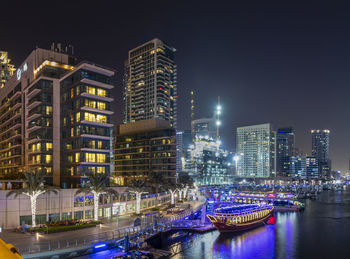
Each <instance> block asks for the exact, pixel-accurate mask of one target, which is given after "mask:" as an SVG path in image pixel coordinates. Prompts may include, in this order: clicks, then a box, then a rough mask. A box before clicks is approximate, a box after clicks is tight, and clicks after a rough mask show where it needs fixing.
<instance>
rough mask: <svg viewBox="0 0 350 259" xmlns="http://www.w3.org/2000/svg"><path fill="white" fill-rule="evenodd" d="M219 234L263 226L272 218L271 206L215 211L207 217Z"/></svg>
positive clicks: (232, 206)
mask: <svg viewBox="0 0 350 259" xmlns="http://www.w3.org/2000/svg"><path fill="white" fill-rule="evenodd" d="M207 216H208V218H209V219H210V221H211V222H212V223H213V224H214V226H215V227H216V229H217V230H219V231H220V232H238V231H244V230H247V229H252V228H256V227H259V226H261V225H264V224H266V223H267V221H268V220H269V218H270V217H271V216H273V206H272V205H268V204H262V205H260V204H239V205H229V206H224V207H220V208H218V209H216V210H215V211H214V214H213V215H207Z"/></svg>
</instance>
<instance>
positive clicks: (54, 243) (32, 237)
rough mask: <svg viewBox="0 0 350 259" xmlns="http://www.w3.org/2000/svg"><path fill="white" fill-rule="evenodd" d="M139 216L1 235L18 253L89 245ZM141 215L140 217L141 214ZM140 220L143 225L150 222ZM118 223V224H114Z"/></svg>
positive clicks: (195, 204)
mask: <svg viewBox="0 0 350 259" xmlns="http://www.w3.org/2000/svg"><path fill="white" fill-rule="evenodd" d="M202 204H203V202H201V201H191V202H186V203H183V204H182V206H184V207H187V206H188V209H187V212H189V211H191V210H194V209H195V210H198V209H199V208H200V206H201V205H202ZM147 213H154V211H150V210H149V211H148V210H145V211H143V214H147ZM161 214H162V221H172V220H176V218H174V216H169V215H166V214H165V213H161ZM138 217H139V216H136V215H134V214H129V215H123V216H119V219H118V223H117V218H116V217H114V218H110V219H105V220H103V224H101V225H98V226H96V227H91V228H86V229H81V230H75V231H68V232H61V233H52V234H48V235H47V234H39V235H37V234H29V233H25V234H23V233H17V232H14V231H13V230H4V231H3V232H2V233H1V234H0V237H1V238H2V239H3V240H4V241H6V242H7V243H11V244H13V245H14V246H15V247H17V249H19V251H20V253H21V254H31V253H40V252H43V251H53V250H60V249H67V248H78V247H82V246H87V245H92V244H95V243H98V242H101V241H105V240H111V239H116V238H119V237H123V236H124V235H125V233H126V232H127V233H135V232H137V231H138V230H139V229H140V228H142V226H141V227H138V228H137V227H134V221H135V219H136V218H138ZM141 218H142V217H141ZM150 223H151V222H148V223H146V222H145V220H143V221H142V225H145V224H147V225H149V224H150ZM117 224H118V226H119V227H117Z"/></svg>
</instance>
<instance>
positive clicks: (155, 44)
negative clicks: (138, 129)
mask: <svg viewBox="0 0 350 259" xmlns="http://www.w3.org/2000/svg"><path fill="white" fill-rule="evenodd" d="M174 56H175V49H174V48H172V47H170V46H169V45H167V44H165V43H164V42H162V41H161V40H159V39H153V40H151V41H149V42H146V43H144V44H142V45H141V46H138V47H136V48H134V49H132V50H130V51H129V55H128V60H127V61H126V62H125V76H124V90H123V102H124V123H129V122H135V121H139V120H146V119H152V118H159V119H163V120H167V121H169V122H170V126H171V127H173V128H176V116H177V114H176V111H177V107H176V105H177V104H176V103H177V100H176V99H177V70H176V64H175V61H174Z"/></svg>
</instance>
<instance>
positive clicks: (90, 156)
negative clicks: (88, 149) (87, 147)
mask: <svg viewBox="0 0 350 259" xmlns="http://www.w3.org/2000/svg"><path fill="white" fill-rule="evenodd" d="M85 162H89V163H95V162H96V157H95V154H93V153H85Z"/></svg>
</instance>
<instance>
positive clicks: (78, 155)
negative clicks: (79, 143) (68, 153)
mask: <svg viewBox="0 0 350 259" xmlns="http://www.w3.org/2000/svg"><path fill="white" fill-rule="evenodd" d="M79 161H80V153H75V162H76V163H78V162H79Z"/></svg>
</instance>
